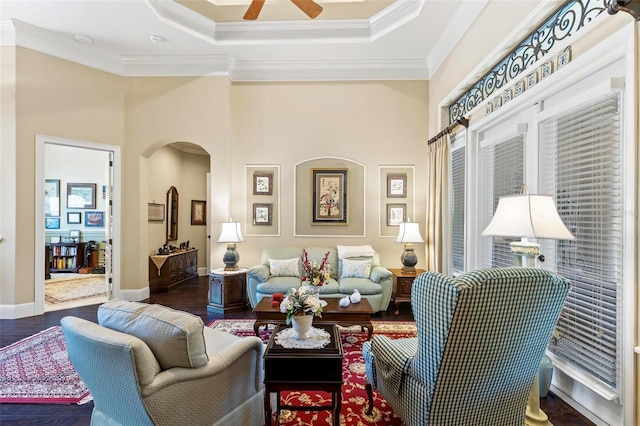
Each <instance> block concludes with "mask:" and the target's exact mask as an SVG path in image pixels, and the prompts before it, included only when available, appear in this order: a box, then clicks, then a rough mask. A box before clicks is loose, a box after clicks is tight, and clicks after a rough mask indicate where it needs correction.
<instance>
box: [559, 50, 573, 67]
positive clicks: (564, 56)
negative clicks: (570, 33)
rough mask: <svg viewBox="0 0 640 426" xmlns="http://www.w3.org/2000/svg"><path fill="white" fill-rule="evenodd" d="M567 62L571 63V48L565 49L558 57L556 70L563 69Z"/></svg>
mask: <svg viewBox="0 0 640 426" xmlns="http://www.w3.org/2000/svg"><path fill="white" fill-rule="evenodd" d="M569 62H571V46H569V47H567V48H566V49H565V50H564V52H562V53H561V54H559V55H558V58H557V59H556V70H559V69H560V68H562V67H564V66H565V65H567V64H568V63H569Z"/></svg>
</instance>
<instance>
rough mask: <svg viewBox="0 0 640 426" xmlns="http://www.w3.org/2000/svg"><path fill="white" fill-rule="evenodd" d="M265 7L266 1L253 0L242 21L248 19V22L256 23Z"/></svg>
mask: <svg viewBox="0 0 640 426" xmlns="http://www.w3.org/2000/svg"><path fill="white" fill-rule="evenodd" d="M263 5H264V0H251V4H250V5H249V8H248V9H247V11H246V12H245V13H244V16H243V17H242V19H246V20H247V21H254V20H256V19H258V15H260V11H261V10H262V6H263Z"/></svg>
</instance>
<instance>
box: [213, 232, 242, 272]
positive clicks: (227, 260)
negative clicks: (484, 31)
mask: <svg viewBox="0 0 640 426" xmlns="http://www.w3.org/2000/svg"><path fill="white" fill-rule="evenodd" d="M243 241H244V237H243V236H242V231H241V230H240V222H223V223H222V231H221V232H220V238H218V242H219V243H227V251H226V252H225V253H224V256H223V257H222V261H223V262H224V264H225V267H224V270H225V271H237V270H238V261H239V260H240V255H239V254H238V252H237V251H236V243H241V242H243Z"/></svg>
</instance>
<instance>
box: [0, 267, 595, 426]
mask: <svg viewBox="0 0 640 426" xmlns="http://www.w3.org/2000/svg"><path fill="white" fill-rule="evenodd" d="M208 291H209V288H208V282H207V277H199V278H198V279H193V280H191V281H189V282H186V283H184V284H182V285H180V286H178V287H176V288H172V289H171V290H169V291H168V292H163V293H154V294H152V295H151V297H150V298H149V299H147V300H144V302H147V303H158V304H161V305H166V306H169V307H171V308H174V309H179V310H183V311H188V312H191V313H193V314H195V315H199V316H200V317H201V318H202V320H203V321H204V322H205V323H206V324H208V323H209V322H211V321H213V320H214V319H222V318H225V319H230V318H255V315H254V314H253V312H252V311H251V308H250V307H247V308H246V309H245V311H244V312H233V313H228V314H226V315H224V316H223V315H221V314H211V313H209V312H207V297H208ZM97 309H98V305H90V306H83V307H78V308H72V309H65V310H60V311H51V312H47V313H45V314H44V315H39V316H36V317H29V318H21V319H17V320H0V346H2V347H4V346H7V345H9V344H11V343H14V342H17V341H18V340H20V339H23V338H25V337H28V336H31V335H33V334H35V333H37V332H39V331H42V330H44V329H46V328H49V327H53V326H55V325H59V324H60V319H61V318H63V317H64V316H66V315H73V316H77V317H80V318H85V319H87V320H90V321H97V317H96V313H97ZM394 310H395V306H394V305H393V303H391V304H390V305H389V309H388V310H387V311H386V312H379V313H377V314H374V315H373V317H372V319H373V320H383V321H413V315H412V313H411V307H410V306H409V304H408V303H403V304H401V305H400V312H399V314H398V315H394V313H393V312H394ZM487 403H488V404H490V403H491V401H487ZM540 405H541V408H542V409H543V410H544V411H545V413H547V415H548V416H549V420H550V421H551V422H552V423H553V424H554V425H555V426H594V424H593V423H592V422H590V421H589V420H587V419H586V418H585V417H583V416H582V415H581V414H580V413H578V412H576V411H575V410H574V409H573V408H572V407H571V406H569V405H568V404H566V403H565V402H564V401H562V400H561V399H560V398H558V397H556V396H555V395H553V394H552V393H549V395H548V396H547V397H546V398H541V400H540ZM92 409H93V403H88V404H85V405H62V404H0V424H2V425H3V426H5V425H6V426H14V425H16V426H17V425H60V426H63V425H64V426H76V425H88V424H89V423H90V418H91V410H92Z"/></svg>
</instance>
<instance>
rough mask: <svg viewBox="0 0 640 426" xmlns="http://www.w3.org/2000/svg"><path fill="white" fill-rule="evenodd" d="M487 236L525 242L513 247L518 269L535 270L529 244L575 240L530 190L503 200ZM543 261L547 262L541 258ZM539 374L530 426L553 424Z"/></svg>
mask: <svg viewBox="0 0 640 426" xmlns="http://www.w3.org/2000/svg"><path fill="white" fill-rule="evenodd" d="M482 235H483V236H494V237H512V238H521V240H520V241H514V242H512V243H510V248H511V253H512V254H513V259H514V265H515V266H521V267H525V268H535V267H536V266H537V262H536V260H538V258H539V254H540V245H539V244H537V243H532V242H530V241H528V238H536V239H552V240H574V239H575V237H574V236H573V234H571V232H570V231H569V230H568V229H567V227H566V226H565V224H564V223H563V222H562V219H561V218H560V215H559V214H558V211H557V209H556V206H555V203H554V201H553V197H552V196H550V195H529V194H526V187H525V186H524V185H523V186H522V187H521V188H520V194H519V195H513V196H506V197H500V199H499V201H498V206H497V207H496V211H495V213H494V215H493V218H492V219H491V222H490V223H489V225H488V226H487V227H486V228H485V230H484V231H483V232H482ZM540 260H541V261H542V260H543V258H542V257H540ZM538 380H539V379H538V375H537V374H536V376H535V379H534V382H533V386H532V388H531V393H530V394H529V403H528V404H527V412H526V421H525V424H526V425H527V426H534V425H535V426H537V425H546V426H551V422H549V419H548V417H547V415H546V414H545V412H544V411H542V410H541V409H540V397H539V394H538V393H539V387H538Z"/></svg>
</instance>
